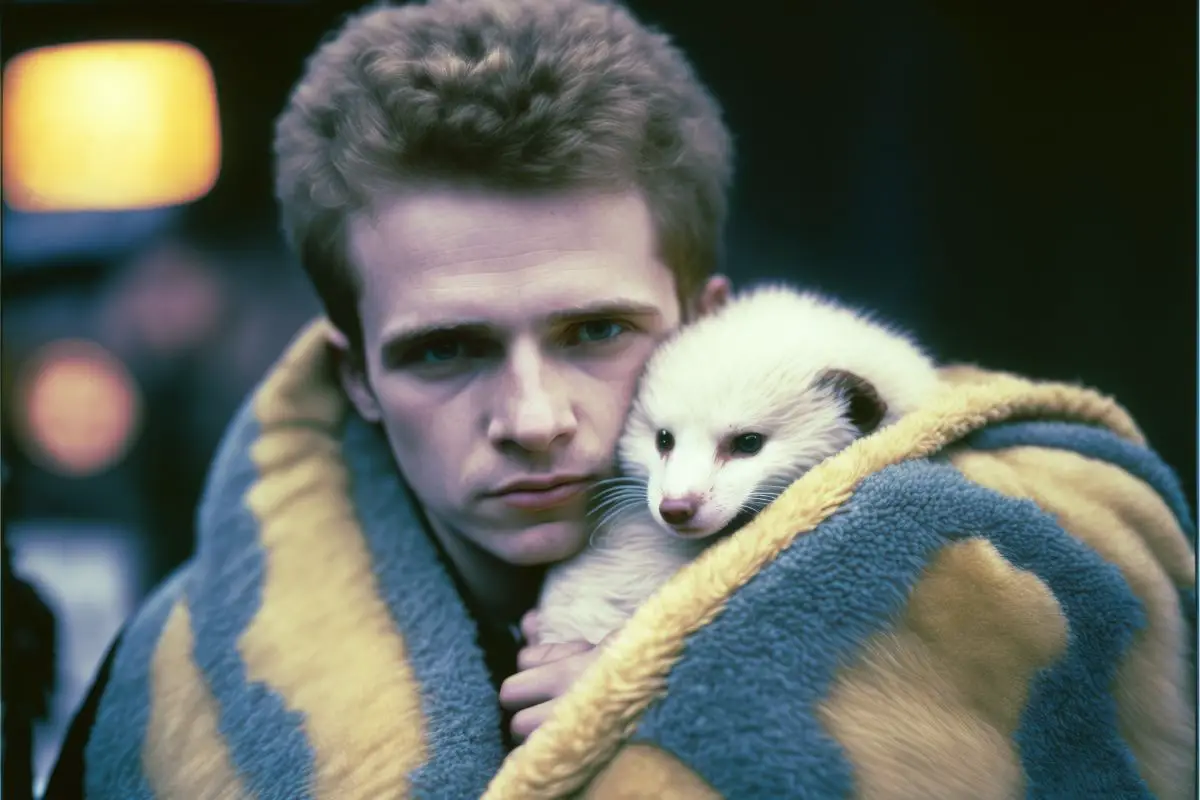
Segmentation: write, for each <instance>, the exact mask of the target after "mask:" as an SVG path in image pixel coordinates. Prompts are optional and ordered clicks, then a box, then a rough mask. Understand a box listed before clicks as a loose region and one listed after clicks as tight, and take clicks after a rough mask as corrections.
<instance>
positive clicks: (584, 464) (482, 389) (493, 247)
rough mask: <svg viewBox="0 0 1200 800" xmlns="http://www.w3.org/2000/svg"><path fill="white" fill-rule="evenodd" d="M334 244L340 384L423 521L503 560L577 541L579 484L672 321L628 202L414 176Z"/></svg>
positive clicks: (601, 466)
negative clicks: (350, 288)
mask: <svg viewBox="0 0 1200 800" xmlns="http://www.w3.org/2000/svg"><path fill="white" fill-rule="evenodd" d="M350 249H351V257H352V259H353V261H354V263H355V265H356V267H357V268H358V270H359V274H360V277H361V281H362V289H363V291H362V297H361V300H360V303H359V310H360V314H361V319H362V326H363V357H364V362H365V363H364V366H365V376H362V375H361V373H360V376H359V377H358V378H357V379H356V378H355V376H354V371H353V370H351V371H349V373H348V377H347V379H346V384H347V390H348V392H349V394H350V396H351V398H352V400H353V401H354V403H355V405H356V406H357V407H358V409H359V411H360V413H362V414H363V416H364V417H366V418H367V419H369V420H372V421H378V422H380V423H381V424H382V426H383V428H384V430H385V431H386V433H387V437H388V440H389V442H390V444H391V448H392V451H393V453H394V455H395V458H396V461H397V463H398V465H399V467H400V470H401V472H402V473H403V475H404V477H405V479H406V480H407V481H408V483H409V485H410V486H411V487H412V489H413V491H414V492H415V493H416V495H417V496H418V497H419V498H420V500H421V501H422V504H423V507H424V509H425V511H426V513H427V514H428V515H429V517H430V520H431V522H432V524H433V525H434V526H435V527H436V528H438V529H439V531H440V532H441V533H442V535H452V536H453V535H457V536H461V537H464V538H466V539H468V540H470V541H472V542H474V543H475V544H476V545H478V546H479V547H481V548H482V549H484V550H485V551H488V552H490V553H492V554H493V555H495V556H496V557H498V558H499V559H501V560H502V561H505V562H508V563H511V564H518V565H529V564H540V563H549V562H553V561H558V560H561V559H563V558H567V557H569V556H571V555H573V554H574V553H576V552H578V551H579V550H580V549H581V548H582V547H583V545H584V544H585V542H586V540H587V530H586V529H585V525H584V522H585V513H584V511H585V494H586V492H585V490H586V488H587V485H588V484H589V483H590V482H592V481H594V480H595V479H596V478H597V477H601V476H603V475H604V474H606V473H607V471H608V470H609V465H610V462H611V458H612V452H613V448H614V446H615V443H616V440H617V437H618V435H619V433H620V428H621V425H622V422H623V418H624V416H625V413H626V411H627V409H628V406H629V403H630V400H631V396H632V393H633V389H634V384H635V382H636V380H637V377H638V374H639V372H640V370H641V368H642V365H643V364H644V362H645V361H646V359H647V358H648V357H649V355H650V352H651V350H652V349H653V348H654V346H655V344H656V343H657V342H658V341H659V340H660V339H661V338H662V337H663V336H664V334H666V333H668V332H670V331H671V330H673V329H674V328H676V327H677V326H678V325H679V323H680V307H679V303H678V300H677V296H676V291H675V282H674V278H673V276H672V274H671V272H670V270H669V269H668V268H667V267H666V266H665V265H664V264H662V263H660V262H659V261H658V259H657V256H656V247H655V237H654V230H653V226H652V222H651V218H650V214H649V212H648V209H647V207H646V204H645V202H644V201H643V200H642V199H641V197H640V196H639V195H638V194H635V193H629V194H624V195H599V194H554V195H541V196H525V195H522V196H512V195H506V194H498V193H489V192H484V191H472V190H467V189H462V188H457V189H451V188H443V189H435V190H428V191H424V192H421V193H412V194H405V195H402V196H399V197H396V198H393V199H392V200H391V201H389V202H388V203H386V204H384V205H382V206H381V207H379V208H378V209H377V210H376V212H375V214H374V215H373V216H371V217H365V216H364V217H363V218H360V219H357V220H355V221H353V222H352V225H351V228H350ZM344 374H346V373H344ZM363 377H365V380H363ZM525 482H530V483H529V485H528V486H524V487H523V486H522V485H521V484H522V483H525ZM563 482H565V483H563ZM555 484H561V485H558V486H557V488H551V489H549V490H545V487H546V486H551V485H555Z"/></svg>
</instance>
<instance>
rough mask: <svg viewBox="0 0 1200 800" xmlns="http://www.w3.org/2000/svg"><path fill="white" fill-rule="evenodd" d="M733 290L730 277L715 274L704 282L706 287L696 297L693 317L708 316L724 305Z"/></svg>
mask: <svg viewBox="0 0 1200 800" xmlns="http://www.w3.org/2000/svg"><path fill="white" fill-rule="evenodd" d="M731 291H732V287H731V284H730V282H729V278H726V277H725V276H724V275H713V276H712V277H711V278H709V279H708V281H707V282H706V283H705V284H704V288H703V289H701V290H700V294H699V296H698V297H697V298H696V303H695V309H694V313H693V315H692V316H693V318H695V317H703V316H706V315H708V314H711V313H713V312H714V311H716V310H717V309H719V308H721V307H722V306H724V305H725V303H726V302H727V301H728V300H729V293H730V292H731Z"/></svg>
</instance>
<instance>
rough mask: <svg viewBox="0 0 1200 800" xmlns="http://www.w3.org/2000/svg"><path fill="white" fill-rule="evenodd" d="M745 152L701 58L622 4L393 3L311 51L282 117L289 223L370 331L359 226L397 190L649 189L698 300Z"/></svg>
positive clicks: (665, 246)
mask: <svg viewBox="0 0 1200 800" xmlns="http://www.w3.org/2000/svg"><path fill="white" fill-rule="evenodd" d="M731 162H732V147H731V143H730V137H729V133H728V131H727V129H726V127H725V124H724V122H723V120H722V114H721V109H720V107H719V106H718V104H717V102H716V101H715V100H714V99H713V97H712V96H711V95H710V94H709V92H708V91H707V90H706V88H705V87H704V85H703V84H702V83H701V82H700V80H699V79H698V78H697V76H696V75H695V73H694V71H693V69H692V67H691V65H690V64H689V63H688V61H687V59H686V57H685V56H684V55H683V53H682V52H681V51H680V50H679V49H678V48H676V47H675V46H674V45H673V44H671V42H670V41H669V40H668V39H667V37H666V36H664V35H662V34H660V33H657V32H655V31H653V30H651V29H649V28H647V27H644V26H643V25H641V24H640V23H639V22H638V21H637V20H635V19H634V18H633V17H632V15H630V14H629V13H628V12H627V11H626V10H625V9H623V8H622V7H621V6H619V5H617V4H616V3H613V2H605V1H604V0H430V1H429V2H428V3H420V4H408V5H403V6H396V7H386V6H385V7H376V8H372V9H369V10H367V11H365V12H361V13H359V14H358V15H357V16H354V17H351V18H350V19H349V20H348V22H347V23H346V24H345V25H344V26H343V27H342V28H341V30H340V31H338V32H337V33H336V34H335V35H333V36H332V38H330V39H328V40H327V41H326V42H324V43H323V44H322V45H321V46H320V47H319V48H318V49H317V50H316V52H315V53H314V54H313V55H312V56H311V58H310V59H309V61H308V64H307V67H306V69H305V72H304V75H303V76H302V78H301V80H300V82H299V83H298V84H297V86H296V87H295V89H294V90H293V93H292V95H291V98H290V99H289V101H288V103H287V106H286V108H285V109H284V111H283V113H282V114H281V115H280V117H279V119H278V121H277V123H276V134H275V167H276V197H277V199H278V201H279V204H280V210H281V215H282V222H283V227H284V230H285V232H286V234H287V236H288V238H289V240H290V242H291V244H292V246H293V247H294V248H295V250H296V252H297V254H298V256H299V258H300V260H301V262H302V264H303V265H304V268H305V270H306V271H307V272H308V274H309V277H310V278H311V280H312V281H313V284H314V286H315V288H316V291H317V293H318V294H319V295H320V296H321V299H322V301H323V303H324V305H325V310H326V313H327V314H328V316H329V318H330V320H331V321H332V322H333V324H334V325H336V326H337V327H338V328H339V329H340V330H341V331H342V333H343V334H344V335H345V336H347V337H348V338H349V339H350V340H351V342H352V344H354V345H355V346H358V345H360V344H361V323H360V320H359V319H358V292H359V286H358V280H357V276H356V274H355V271H354V269H353V266H352V265H351V264H349V263H348V261H349V259H348V257H347V246H346V234H345V231H346V221H347V218H348V217H349V215H350V214H352V213H355V212H357V211H360V210H362V209H369V208H370V206H371V201H372V197H373V196H374V195H375V193H376V192H378V191H386V190H387V189H388V188H389V187H391V188H393V189H394V188H397V187H399V186H403V185H404V184H406V183H411V182H415V181H420V180H451V181H453V180H460V181H468V182H470V183H472V184H475V185H483V186H488V187H493V188H497V189H504V190H538V189H545V190H554V189H573V188H597V189H608V188H611V189H614V190H621V189H629V188H637V189H639V190H640V191H641V192H642V194H643V196H644V197H645V199H646V201H647V203H648V205H649V206H650V209H651V213H652V214H653V215H654V220H655V226H656V230H657V233H658V239H659V248H660V251H661V256H662V258H663V259H664V261H665V263H666V264H667V265H668V266H669V267H670V268H671V270H672V271H673V273H674V274H675V278H676V283H677V287H678V291H679V294H680V297H681V299H687V298H689V297H691V296H693V293H694V292H696V291H697V290H698V289H699V287H700V286H701V285H702V284H703V282H704V280H705V279H706V278H707V277H708V276H709V275H711V274H712V273H713V272H714V271H715V270H716V268H717V265H718V261H719V259H720V255H721V239H722V229H723V226H724V221H725V214H726V201H727V198H726V193H727V191H728V187H729V182H730V180H731V174H732V163H731Z"/></svg>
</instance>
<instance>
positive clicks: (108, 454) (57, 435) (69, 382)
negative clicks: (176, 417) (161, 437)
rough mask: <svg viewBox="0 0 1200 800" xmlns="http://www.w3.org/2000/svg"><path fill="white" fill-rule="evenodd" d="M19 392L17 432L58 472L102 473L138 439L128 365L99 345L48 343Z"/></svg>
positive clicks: (21, 381) (32, 451)
mask: <svg viewBox="0 0 1200 800" xmlns="http://www.w3.org/2000/svg"><path fill="white" fill-rule="evenodd" d="M17 391H18V398H19V400H18V414H17V426H16V432H17V434H18V435H19V437H20V438H21V439H22V441H23V444H24V445H25V449H26V451H27V452H28V453H29V456H30V458H32V459H33V460H34V461H36V462H38V463H40V464H41V465H42V466H43V467H45V468H47V469H49V470H50V471H52V472H57V473H59V474H63V475H69V476H72V477H84V476H87V475H92V474H95V473H98V472H102V471H104V470H106V469H108V468H109V467H111V466H113V465H114V464H116V463H117V462H118V461H120V460H121V458H123V457H124V456H125V454H126V453H127V452H128V450H129V448H130V446H132V444H133V442H134V441H135V439H136V436H135V434H136V433H137V430H138V428H139V427H140V417H141V398H140V395H139V393H138V391H137V387H136V385H135V383H134V381H133V378H132V376H130V374H129V372H128V371H127V370H126V369H125V367H124V365H122V364H121V362H120V361H118V360H117V359H116V358H115V357H114V356H112V355H111V354H110V353H109V352H108V351H107V350H105V349H104V348H102V347H100V346H99V345H97V344H94V343H91V342H86V341H81V340H64V341H59V342H54V343H53V344H50V345H48V346H47V347H46V348H45V349H44V350H43V351H42V352H40V353H38V354H37V356H35V358H34V359H33V361H32V362H30V364H29V365H28V366H27V367H26V368H25V369H23V370H22V372H21V374H20V375H19V377H18V388H17Z"/></svg>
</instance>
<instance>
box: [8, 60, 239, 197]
mask: <svg viewBox="0 0 1200 800" xmlns="http://www.w3.org/2000/svg"><path fill="white" fill-rule="evenodd" d="M3 97H4V108H3V133H4V148H3V149H4V153H3V155H4V158H3V181H4V193H5V199H6V200H7V202H8V204H9V205H10V206H12V207H13V208H16V209H19V210H22V211H87V210H91V211H111V210H122V209H142V208H153V207H157V206H167V205H177V204H180V203H187V202H190V201H193V200H197V199H199V198H201V197H203V196H204V195H206V194H207V193H208V192H209V190H211V189H212V187H213V184H214V183H215V182H216V179H217V173H218V172H219V171H220V161H221V132H220V122H219V117H218V112H217V95H216V86H215V84H214V82H213V76H212V70H211V69H210V68H209V65H208V61H207V60H206V59H205V58H204V56H203V55H202V54H201V53H200V52H199V51H198V50H196V49H195V48H194V47H191V46H190V45H186V44H183V43H180V42H86V43H80V44H66V45H57V46H53V47H44V48H39V49H36V50H29V51H27V52H24V53H21V54H20V55H18V56H16V57H15V58H13V59H12V61H10V62H9V64H8V67H7V68H6V69H5V71H4V85H3Z"/></svg>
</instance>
